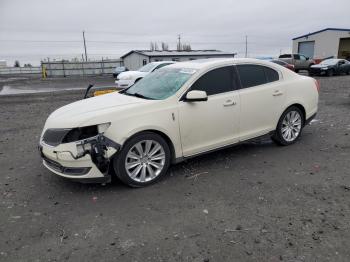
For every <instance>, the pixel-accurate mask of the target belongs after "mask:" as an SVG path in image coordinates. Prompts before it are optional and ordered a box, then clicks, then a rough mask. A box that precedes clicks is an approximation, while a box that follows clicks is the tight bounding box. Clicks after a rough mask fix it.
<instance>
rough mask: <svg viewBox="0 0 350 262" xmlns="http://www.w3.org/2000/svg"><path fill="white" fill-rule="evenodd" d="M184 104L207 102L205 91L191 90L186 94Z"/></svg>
mask: <svg viewBox="0 0 350 262" xmlns="http://www.w3.org/2000/svg"><path fill="white" fill-rule="evenodd" d="M185 101H186V102H201V101H208V96H207V93H206V92H205V91H199V90H192V91H190V92H188V93H187V94H186V98H185Z"/></svg>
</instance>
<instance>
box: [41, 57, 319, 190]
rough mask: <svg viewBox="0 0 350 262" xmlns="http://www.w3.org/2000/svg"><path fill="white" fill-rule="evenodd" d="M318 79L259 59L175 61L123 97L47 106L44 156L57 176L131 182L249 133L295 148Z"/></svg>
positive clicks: (146, 180)
mask: <svg viewBox="0 0 350 262" xmlns="http://www.w3.org/2000/svg"><path fill="white" fill-rule="evenodd" d="M318 91H319V84H318V82H317V81H316V80H315V79H313V78H310V77H307V76H301V75H298V74H296V73H294V72H292V71H291V70H289V69H286V68H284V67H282V66H280V65H277V64H274V63H271V62H266V61H261V60H255V59H214V60H213V59H206V60H195V61H191V62H181V63H176V64H173V65H170V66H167V67H164V68H162V69H159V70H157V71H156V72H154V73H152V74H149V75H148V76H146V77H145V78H144V79H143V80H142V81H140V82H138V83H136V84H135V85H133V86H132V87H130V88H129V89H125V90H123V91H121V92H120V93H110V94H106V95H103V96H98V97H93V98H89V99H86V100H81V101H78V102H75V103H72V104H69V105H66V106H64V107H61V108H59V109H57V110H56V111H55V112H53V113H52V114H51V115H50V116H49V118H48V119H47V121H46V124H45V126H44V129H43V132H42V135H41V138H40V146H39V148H40V152H41V155H42V157H43V163H44V165H45V166H46V167H47V168H48V169H49V170H51V171H52V172H54V173H56V174H57V175H60V176H63V177H67V178H71V179H74V180H77V181H83V182H103V183H105V182H108V181H110V179H111V175H116V176H117V177H118V178H119V179H120V180H121V181H123V182H124V183H126V184H127V185H130V186H133V187H141V186H146V185H149V184H151V183H154V182H156V181H158V180H159V179H160V178H161V177H162V176H163V175H165V174H166V172H167V169H168V167H169V165H170V164H172V163H178V162H180V161H182V160H184V159H188V158H191V157H194V156H197V155H199V154H203V153H206V152H211V151H213V150H218V149H220V148H223V147H227V146H231V145H234V144H237V143H239V142H241V141H245V140H248V139H252V138H255V137H259V136H263V135H270V136H271V137H272V139H273V140H274V141H275V142H277V144H279V145H290V144H293V143H294V142H295V141H296V140H297V139H298V138H299V137H300V134H301V132H302V129H303V128H304V127H305V125H306V124H307V123H308V122H310V121H311V119H312V118H313V117H314V116H315V115H316V113H317V107H318Z"/></svg>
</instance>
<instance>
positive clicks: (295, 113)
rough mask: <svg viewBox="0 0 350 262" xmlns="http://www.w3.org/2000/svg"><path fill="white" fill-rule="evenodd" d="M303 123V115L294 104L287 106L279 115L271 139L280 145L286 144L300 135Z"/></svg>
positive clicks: (289, 143)
mask: <svg viewBox="0 0 350 262" xmlns="http://www.w3.org/2000/svg"><path fill="white" fill-rule="evenodd" d="M303 125H304V116H303V113H302V112H301V110H300V109H299V108H298V107H296V106H291V107H289V108H288V109H287V110H286V111H284V113H283V114H282V116H281V117H280V119H279V121H278V124H277V128H276V130H275V134H274V135H273V136H272V140H273V141H275V142H276V143H277V144H279V145H282V146H288V145H291V144H293V143H295V141H296V140H297V139H298V138H299V137H300V134H301V131H302V128H303Z"/></svg>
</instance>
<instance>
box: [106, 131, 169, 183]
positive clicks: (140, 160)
mask: <svg viewBox="0 0 350 262" xmlns="http://www.w3.org/2000/svg"><path fill="white" fill-rule="evenodd" d="M169 165H170V149H169V146H168V144H167V142H166V141H165V140H164V139H163V138H162V137H161V136H160V135H158V134H155V133H152V132H144V133H140V134H138V135H136V136H134V137H132V138H131V139H130V140H128V141H127V142H126V143H125V145H124V146H123V148H122V150H121V152H119V153H118V155H117V156H116V157H115V158H114V165H113V166H114V171H115V174H116V176H117V177H118V178H119V179H120V180H121V181H122V182H123V183H125V184H127V185H129V186H131V187H144V186H147V185H150V184H153V183H155V182H156V181H158V180H159V179H160V178H161V177H162V176H163V175H165V174H166V172H167V170H168V168H169Z"/></svg>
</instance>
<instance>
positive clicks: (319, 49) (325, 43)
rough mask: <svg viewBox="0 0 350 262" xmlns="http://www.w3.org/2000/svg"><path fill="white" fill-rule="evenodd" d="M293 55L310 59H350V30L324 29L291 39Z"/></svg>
mask: <svg viewBox="0 0 350 262" xmlns="http://www.w3.org/2000/svg"><path fill="white" fill-rule="evenodd" d="M293 53H300V54H303V55H305V56H307V57H310V58H318V59H323V58H327V57H335V58H336V57H338V58H348V57H350V29H341V28H326V29H323V30H320V31H316V32H313V33H309V34H306V35H302V36H298V37H295V38H293Z"/></svg>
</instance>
